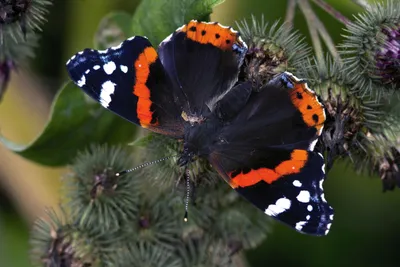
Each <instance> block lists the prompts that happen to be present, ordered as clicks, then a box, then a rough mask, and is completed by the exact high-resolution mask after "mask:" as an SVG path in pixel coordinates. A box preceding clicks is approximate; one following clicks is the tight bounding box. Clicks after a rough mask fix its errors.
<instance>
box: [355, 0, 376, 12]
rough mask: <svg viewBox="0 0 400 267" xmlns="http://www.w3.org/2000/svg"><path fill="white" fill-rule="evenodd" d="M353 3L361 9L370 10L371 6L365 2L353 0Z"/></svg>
mask: <svg viewBox="0 0 400 267" xmlns="http://www.w3.org/2000/svg"><path fill="white" fill-rule="evenodd" d="M351 1H353V2H354V3H355V4H357V5H359V6H360V7H362V8H364V9H367V10H368V9H370V8H371V5H370V4H369V3H368V2H367V1H365V0H351Z"/></svg>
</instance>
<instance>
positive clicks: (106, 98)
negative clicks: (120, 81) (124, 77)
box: [99, 81, 115, 108]
mask: <svg viewBox="0 0 400 267" xmlns="http://www.w3.org/2000/svg"><path fill="white" fill-rule="evenodd" d="M114 91H115V83H113V82H111V81H106V82H105V83H103V85H102V87H101V92H100V99H99V101H100V104H101V105H102V106H103V107H105V108H108V106H109V105H110V102H111V100H112V99H111V95H112V94H114Z"/></svg>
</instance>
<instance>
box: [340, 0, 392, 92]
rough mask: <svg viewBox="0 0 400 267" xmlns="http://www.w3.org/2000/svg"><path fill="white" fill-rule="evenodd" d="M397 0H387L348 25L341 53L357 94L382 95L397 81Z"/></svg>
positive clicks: (390, 89)
mask: <svg viewBox="0 0 400 267" xmlns="http://www.w3.org/2000/svg"><path fill="white" fill-rule="evenodd" d="M399 27H400V2H399V1H393V0H387V2H386V3H377V4H376V5H375V6H373V7H372V8H370V9H368V10H367V11H365V13H363V14H359V15H358V16H357V17H356V20H355V21H354V22H353V23H350V24H349V25H347V29H346V31H347V35H346V36H345V40H344V44H343V45H342V49H341V55H342V56H343V58H344V63H345V64H344V68H345V70H346V72H347V73H348V74H349V76H350V77H352V83H353V84H354V87H353V91H355V92H358V93H359V94H360V95H374V94H375V95H378V96H380V95H382V94H383V95H384V94H385V92H386V94H387V93H388V92H390V91H393V90H398V88H399V85H400V63H399V62H400V28H399Z"/></svg>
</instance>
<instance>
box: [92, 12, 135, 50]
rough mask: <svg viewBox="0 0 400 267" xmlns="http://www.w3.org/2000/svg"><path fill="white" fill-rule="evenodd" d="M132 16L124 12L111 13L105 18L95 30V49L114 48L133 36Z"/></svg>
mask: <svg viewBox="0 0 400 267" xmlns="http://www.w3.org/2000/svg"><path fill="white" fill-rule="evenodd" d="M131 25H132V15H130V14H129V13H126V12H111V13H109V14H108V15H107V16H105V17H104V18H103V19H102V20H101V22H100V24H99V27H98V29H97V32H96V35H95V38H94V44H95V47H96V49H106V48H108V47H110V46H116V45H118V44H120V43H121V42H122V41H123V40H125V39H128V38H129V37H131V36H132V35H134V34H133V31H132V28H131Z"/></svg>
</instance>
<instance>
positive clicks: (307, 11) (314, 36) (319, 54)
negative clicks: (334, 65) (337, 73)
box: [298, 0, 325, 64]
mask: <svg viewBox="0 0 400 267" xmlns="http://www.w3.org/2000/svg"><path fill="white" fill-rule="evenodd" d="M298 4H299V7H300V9H301V12H303V14H304V17H305V19H306V21H307V25H308V30H309V32H310V35H311V41H312V43H313V47H314V50H315V55H316V58H317V62H318V64H323V63H325V59H324V55H323V50H322V45H321V40H320V39H319V35H318V30H317V28H316V25H315V19H316V17H317V16H316V15H315V13H314V11H313V10H312V8H311V6H310V3H309V2H308V0H298Z"/></svg>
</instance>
